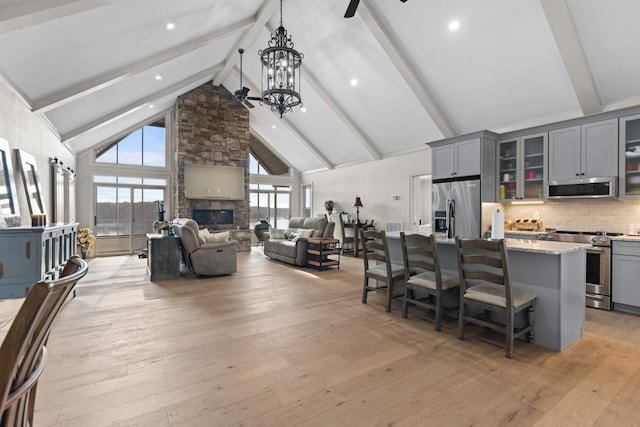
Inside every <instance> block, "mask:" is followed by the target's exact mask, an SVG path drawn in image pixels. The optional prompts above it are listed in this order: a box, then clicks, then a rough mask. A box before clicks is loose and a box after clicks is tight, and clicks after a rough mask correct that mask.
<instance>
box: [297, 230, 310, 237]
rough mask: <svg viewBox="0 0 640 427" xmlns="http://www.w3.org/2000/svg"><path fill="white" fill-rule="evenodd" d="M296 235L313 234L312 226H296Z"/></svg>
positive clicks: (307, 235) (308, 235) (305, 235)
mask: <svg viewBox="0 0 640 427" xmlns="http://www.w3.org/2000/svg"><path fill="white" fill-rule="evenodd" d="M297 234H298V237H311V236H313V228H308V229H307V228H298V233H297Z"/></svg>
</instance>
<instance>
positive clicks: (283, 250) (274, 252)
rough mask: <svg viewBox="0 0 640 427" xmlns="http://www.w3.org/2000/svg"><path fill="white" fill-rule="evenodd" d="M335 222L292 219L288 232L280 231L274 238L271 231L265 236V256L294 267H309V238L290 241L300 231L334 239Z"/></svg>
mask: <svg viewBox="0 0 640 427" xmlns="http://www.w3.org/2000/svg"><path fill="white" fill-rule="evenodd" d="M334 227H335V223H334V222H328V221H327V219H326V218H324V217H292V218H291V219H289V225H288V226H287V228H286V230H280V233H279V235H278V236H272V234H274V233H272V232H271V230H270V231H269V232H267V233H265V234H264V254H265V255H266V256H268V257H270V258H272V259H276V260H278V261H283V262H286V263H289V264H293V265H299V266H306V265H307V237H298V238H297V239H295V240H289V237H290V236H291V234H292V233H294V234H296V235H297V234H298V230H313V233H312V235H311V236H310V237H325V238H333V230H334Z"/></svg>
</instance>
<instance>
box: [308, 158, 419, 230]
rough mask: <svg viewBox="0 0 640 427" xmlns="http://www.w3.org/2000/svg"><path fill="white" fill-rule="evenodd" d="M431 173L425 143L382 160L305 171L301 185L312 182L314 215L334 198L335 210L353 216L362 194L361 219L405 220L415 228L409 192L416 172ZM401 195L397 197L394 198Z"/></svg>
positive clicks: (381, 220) (405, 222) (409, 225)
mask: <svg viewBox="0 0 640 427" xmlns="http://www.w3.org/2000/svg"><path fill="white" fill-rule="evenodd" d="M428 174H431V150H430V149H429V147H427V146H425V147H424V148H420V149H418V150H416V151H414V152H411V153H406V154H402V155H398V156H395V157H391V158H386V159H383V160H380V161H371V162H367V163H362V164H357V165H352V166H344V167H339V168H336V169H333V170H329V171H322V172H314V173H306V174H303V175H302V176H301V185H310V184H313V215H314V216H315V215H316V214H321V213H325V210H324V201H325V200H333V202H334V205H335V206H334V212H343V211H345V212H349V213H350V214H351V215H352V216H353V217H354V218H355V215H356V208H354V207H353V203H354V201H355V198H356V196H360V199H361V200H362V204H363V205H364V206H363V207H362V208H360V220H361V221H364V220H365V219H374V220H375V222H376V223H378V224H379V226H380V227H384V224H385V223H386V222H402V223H403V228H404V229H405V230H410V229H411V228H412V226H413V225H412V218H411V217H412V215H411V208H412V206H411V205H410V198H411V197H410V194H411V191H412V185H413V184H412V180H413V178H412V177H413V176H415V175H428ZM393 196H398V200H393Z"/></svg>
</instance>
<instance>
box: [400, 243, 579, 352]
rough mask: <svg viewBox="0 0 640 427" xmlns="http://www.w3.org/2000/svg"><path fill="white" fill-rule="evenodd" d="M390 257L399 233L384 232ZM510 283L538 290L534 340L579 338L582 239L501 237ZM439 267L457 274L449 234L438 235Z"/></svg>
mask: <svg viewBox="0 0 640 427" xmlns="http://www.w3.org/2000/svg"><path fill="white" fill-rule="evenodd" d="M387 237H388V241H389V250H390V253H391V258H392V259H393V260H394V262H399V263H402V261H401V260H402V249H401V247H400V233H387ZM505 242H506V245H507V250H508V257H509V258H508V260H509V274H510V276H511V283H512V285H513V286H514V287H517V288H520V289H526V290H528V291H530V292H533V293H535V294H536V295H537V296H538V299H537V300H536V305H535V312H534V317H535V323H534V343H535V344H538V345H541V346H543V347H547V348H549V349H552V350H555V351H562V350H564V349H565V348H567V347H568V346H569V345H571V344H572V343H574V342H575V341H577V340H579V339H580V338H582V325H583V324H584V321H585V315H586V307H585V300H586V297H585V283H586V249H587V248H589V247H591V245H588V244H582V243H566V242H553V241H539V240H526V239H509V238H507V239H505ZM438 255H439V256H440V264H441V266H442V269H443V270H444V271H445V272H446V273H448V274H454V275H456V276H457V275H458V264H457V257H456V247H455V239H447V238H444V237H443V238H438Z"/></svg>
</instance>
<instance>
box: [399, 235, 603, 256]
mask: <svg viewBox="0 0 640 427" xmlns="http://www.w3.org/2000/svg"><path fill="white" fill-rule="evenodd" d="M407 234H414V233H407ZM416 234H424V233H416ZM387 238H389V239H399V238H400V232H399V231H395V232H389V233H387ZM437 242H438V244H444V245H455V243H456V239H453V238H452V239H449V238H447V237H440V236H438V238H437ZM505 243H506V244H507V249H508V250H510V251H518V252H533V253H541V254H549V255H560V254H565V253H569V252H575V251H579V250H582V249H588V248H590V247H591V246H592V245H590V244H586V243H571V242H554V241H549V240H529V239H510V238H509V237H507V238H506V239H505Z"/></svg>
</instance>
